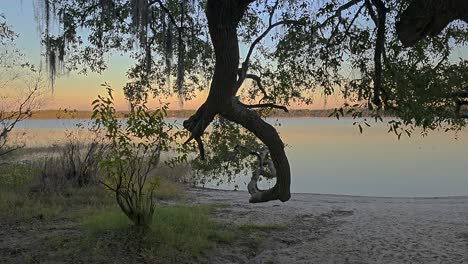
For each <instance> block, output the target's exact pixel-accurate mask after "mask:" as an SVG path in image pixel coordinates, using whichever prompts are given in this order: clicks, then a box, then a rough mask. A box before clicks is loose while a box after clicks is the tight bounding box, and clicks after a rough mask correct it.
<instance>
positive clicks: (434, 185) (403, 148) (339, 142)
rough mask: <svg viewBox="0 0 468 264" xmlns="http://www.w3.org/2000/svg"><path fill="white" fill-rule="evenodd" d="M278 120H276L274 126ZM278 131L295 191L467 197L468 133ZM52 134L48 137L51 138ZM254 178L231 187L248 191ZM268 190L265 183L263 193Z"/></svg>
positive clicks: (35, 123) (293, 123)
mask: <svg viewBox="0 0 468 264" xmlns="http://www.w3.org/2000/svg"><path fill="white" fill-rule="evenodd" d="M275 120H276V119H272V120H271V122H272V123H274V122H275ZM279 121H280V123H281V126H280V127H278V130H279V132H280V134H281V136H282V137H283V139H284V141H285V142H286V143H287V144H288V145H289V146H288V148H287V154H288V157H289V161H290V164H291V173H292V187H291V188H292V191H293V192H302V193H331V194H350V195H366V196H399V197H402V196H409V197H413V196H414V197H416V196H419V197H420V196H424V197H433V196H462V195H463V196H466V195H468V160H467V156H468V155H467V154H468V129H466V130H465V131H462V132H460V133H459V134H458V136H457V139H455V135H454V134H453V133H443V132H433V133H431V134H429V136H427V137H424V138H422V137H421V136H419V135H416V134H415V135H414V136H412V137H411V138H407V137H405V138H403V137H402V139H400V140H398V139H397V138H396V136H394V135H393V134H387V126H386V125H385V124H374V125H373V126H372V127H371V128H367V129H365V131H364V133H363V134H360V133H359V131H358V129H357V127H354V126H353V125H352V123H353V120H351V119H342V120H336V119H327V118H290V119H280V120H279ZM79 122H83V121H82V120H30V121H26V122H24V123H22V124H21V125H20V127H21V128H23V129H25V130H26V131H42V132H43V133H44V132H45V133H46V134H54V133H55V134H57V133H58V132H60V131H61V130H64V129H65V128H69V129H70V128H73V125H74V124H76V123H79ZM49 131H50V132H49ZM249 177H250V175H245V176H241V177H240V178H239V180H238V181H237V182H236V183H234V184H232V185H223V186H220V187H221V188H225V189H232V188H233V186H234V185H235V184H238V185H239V186H240V188H241V189H245V183H246V182H248V180H249ZM269 184H273V183H264V184H263V187H267V186H268V185H269Z"/></svg>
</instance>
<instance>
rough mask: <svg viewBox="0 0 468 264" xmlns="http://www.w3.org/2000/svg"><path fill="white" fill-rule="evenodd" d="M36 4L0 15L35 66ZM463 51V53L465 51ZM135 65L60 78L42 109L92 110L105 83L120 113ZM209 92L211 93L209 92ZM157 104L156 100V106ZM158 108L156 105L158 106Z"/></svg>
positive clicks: (126, 62)
mask: <svg viewBox="0 0 468 264" xmlns="http://www.w3.org/2000/svg"><path fill="white" fill-rule="evenodd" d="M33 1H34V0H0V14H3V15H5V17H6V21H7V23H8V24H9V25H11V26H12V29H13V30H14V31H15V32H16V33H18V34H19V37H18V39H17V42H16V43H17V45H18V48H19V49H20V50H21V51H22V52H23V53H24V54H26V57H27V59H28V60H29V61H30V62H31V63H33V64H36V65H39V64H40V61H41V45H40V42H41V39H40V34H39V31H38V26H37V22H36V20H35V15H34V13H35V12H34V5H33ZM462 50H463V51H462ZM466 50H467V47H464V48H463V49H460V51H455V52H454V55H455V56H457V55H460V56H464V55H462V53H463V54H464V53H465V51H466ZM132 64H133V62H132V60H130V59H129V58H128V57H124V56H121V55H112V56H108V66H109V68H108V69H107V70H106V71H105V72H104V73H103V74H96V73H88V74H87V75H81V74H77V73H75V72H71V73H68V74H65V75H63V76H59V77H58V78H57V80H56V82H55V85H54V89H53V92H52V91H50V94H49V95H48V99H47V100H46V102H45V104H44V106H43V107H42V108H43V109H59V108H62V109H63V108H68V109H77V110H90V109H91V102H92V101H93V100H94V99H96V98H97V95H98V94H105V90H104V88H103V87H101V84H103V83H104V82H107V83H109V84H110V85H111V86H112V87H113V88H114V89H115V91H116V94H115V98H116V106H117V108H118V109H119V110H126V109H127V103H126V101H125V99H124V96H123V93H122V87H123V86H124V84H125V83H126V74H125V73H126V70H127V69H128V68H129V67H130V66H131V65H132ZM207 90H208V89H207ZM207 94H208V91H204V92H200V93H199V94H197V96H196V97H195V99H194V100H192V101H188V102H184V105H183V108H184V109H197V108H198V107H199V106H200V105H201V104H202V102H203V101H204V99H205V98H206V96H207ZM157 101H158V100H157V99H155V102H157ZM169 103H170V109H179V108H180V106H179V101H178V99H177V97H176V96H174V97H172V98H169ZM341 103H342V102H341V101H340V99H338V97H336V96H332V97H329V98H327V99H326V100H325V99H324V98H323V97H321V96H320V95H316V96H315V103H314V104H313V105H309V106H307V107H306V106H303V105H292V106H291V108H309V109H323V108H333V107H336V106H338V105H341ZM155 104H156V103H155Z"/></svg>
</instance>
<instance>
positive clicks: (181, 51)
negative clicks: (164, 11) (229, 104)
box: [176, 1, 185, 108]
mask: <svg viewBox="0 0 468 264" xmlns="http://www.w3.org/2000/svg"><path fill="white" fill-rule="evenodd" d="M180 7H181V15H180V27H179V37H178V39H177V51H178V52H177V81H176V89H177V94H178V97H179V106H180V108H182V107H183V102H184V101H183V93H184V91H183V86H184V76H185V43H184V39H183V38H184V35H183V34H184V8H185V1H183V2H182V3H181V5H180Z"/></svg>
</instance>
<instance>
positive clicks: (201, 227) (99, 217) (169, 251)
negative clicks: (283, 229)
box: [82, 205, 235, 263]
mask: <svg viewBox="0 0 468 264" xmlns="http://www.w3.org/2000/svg"><path fill="white" fill-rule="evenodd" d="M212 210H213V208H211V207H209V206H190V205H175V206H158V207H157V208H156V211H155V215H154V219H153V222H152V224H151V226H150V230H146V231H145V232H141V230H138V229H134V228H132V226H131V223H130V221H129V220H128V219H127V217H126V216H125V215H124V214H123V213H122V212H120V210H119V209H118V208H109V209H107V210H104V211H101V212H96V213H95V214H90V215H89V216H88V217H87V218H85V219H83V222H82V228H83V229H84V231H85V232H86V233H87V234H88V239H89V243H90V244H92V245H93V246H92V247H93V248H99V251H100V252H101V253H102V251H108V250H109V249H103V247H102V245H104V244H105V241H106V240H109V237H112V240H113V241H114V242H117V243H119V244H120V245H124V244H128V243H129V240H128V239H129V238H130V237H131V238H132V243H136V246H135V247H133V248H132V250H138V251H139V252H140V255H141V256H143V258H144V259H145V261H150V262H151V261H154V260H164V262H166V263H173V262H174V261H175V262H174V263H178V262H179V261H182V260H189V259H191V258H196V257H199V256H201V255H202V253H203V252H204V250H206V249H208V248H210V246H211V245H212V244H213V243H214V242H229V241H232V240H233V239H234V237H235V236H234V234H233V233H232V232H231V231H229V230H223V229H222V226H220V225H219V224H217V223H215V222H214V221H213V220H212V219H211V218H210V214H211V212H212ZM98 245H100V246H98ZM141 252H143V253H141ZM175 256H176V257H175ZM174 258H175V259H174Z"/></svg>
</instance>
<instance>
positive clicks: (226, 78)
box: [184, 0, 291, 202]
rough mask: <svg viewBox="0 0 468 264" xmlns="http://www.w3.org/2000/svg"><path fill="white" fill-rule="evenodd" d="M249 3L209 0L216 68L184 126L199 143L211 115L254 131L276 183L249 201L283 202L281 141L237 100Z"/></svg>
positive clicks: (285, 166)
mask: <svg viewBox="0 0 468 264" xmlns="http://www.w3.org/2000/svg"><path fill="white" fill-rule="evenodd" d="M250 2H251V1H249V0H208V2H207V9H206V16H207V18H208V27H209V32H210V36H211V40H212V42H213V46H214V51H215V55H216V63H215V71H214V75H213V79H212V82H211V87H210V92H209V95H208V98H207V99H206V101H205V103H204V104H203V105H202V106H201V107H200V108H199V109H198V110H197V112H196V113H195V114H194V115H193V116H191V117H190V118H189V119H188V120H186V121H184V128H185V129H187V130H189V131H190V132H191V139H192V138H194V139H196V140H197V141H198V142H200V137H201V136H202V135H203V133H204V131H205V129H206V128H207V127H208V125H209V124H210V123H211V122H212V121H213V119H214V117H215V116H216V115H217V114H220V115H222V116H223V117H225V118H226V119H228V120H230V121H233V122H235V123H237V124H240V125H242V126H243V127H245V128H246V129H248V130H249V131H251V132H252V133H254V134H255V135H256V136H257V137H258V138H259V139H260V140H261V141H262V142H263V143H264V144H265V145H266V146H267V147H268V148H269V151H270V155H271V157H272V160H273V163H274V165H275V168H276V171H277V182H276V185H275V186H274V187H273V188H272V189H270V190H266V191H263V192H259V193H256V194H254V195H252V197H251V199H250V202H267V201H271V200H277V199H279V200H281V201H283V202H285V201H287V200H289V198H290V197H291V195H290V191H289V187H290V182H291V175H290V168H289V162H288V159H287V157H286V154H285V152H284V144H283V142H282V141H281V139H280V137H279V135H278V133H277V132H276V130H275V129H274V128H273V127H272V126H271V125H269V124H268V123H266V122H265V121H263V120H262V119H261V118H260V116H258V115H257V114H256V113H255V112H254V111H252V110H249V109H247V108H246V107H244V106H243V105H242V104H240V103H239V102H238V100H237V99H236V93H237V90H238V88H239V86H238V85H237V78H238V68H239V41H238V37H237V26H238V24H239V21H240V19H241V18H242V16H243V15H244V12H245V10H246V8H247V6H248V4H249V3H250ZM199 146H200V143H199Z"/></svg>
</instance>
